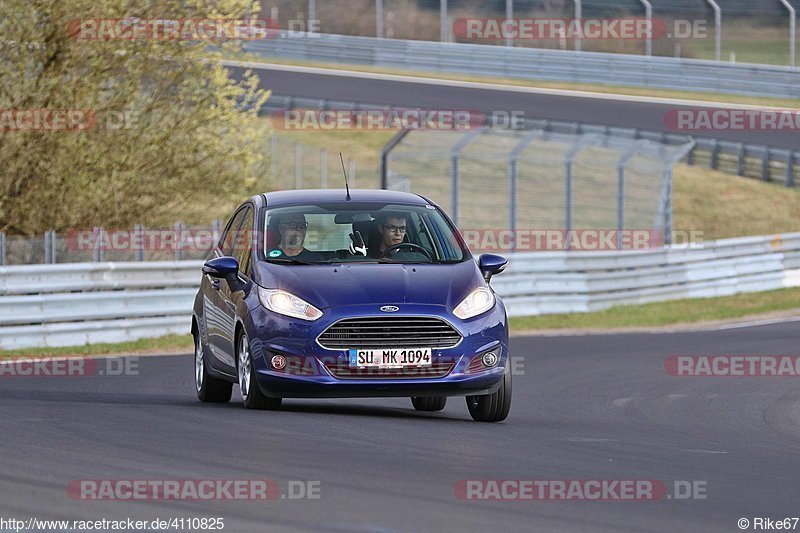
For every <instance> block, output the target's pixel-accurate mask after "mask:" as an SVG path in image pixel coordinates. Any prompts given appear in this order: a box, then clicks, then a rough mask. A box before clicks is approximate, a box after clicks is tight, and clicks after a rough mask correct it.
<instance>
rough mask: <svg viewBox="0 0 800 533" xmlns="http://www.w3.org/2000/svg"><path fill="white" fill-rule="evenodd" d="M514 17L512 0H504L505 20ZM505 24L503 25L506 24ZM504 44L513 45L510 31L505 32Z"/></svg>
mask: <svg viewBox="0 0 800 533" xmlns="http://www.w3.org/2000/svg"><path fill="white" fill-rule="evenodd" d="M513 19H514V0H506V21H510V20H513ZM507 25H508V24H505V25H504V26H507ZM506 46H514V43H513V42H512V40H511V34H510V32H507V34H506Z"/></svg>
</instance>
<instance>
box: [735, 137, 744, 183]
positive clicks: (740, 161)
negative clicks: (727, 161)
mask: <svg viewBox="0 0 800 533" xmlns="http://www.w3.org/2000/svg"><path fill="white" fill-rule="evenodd" d="M736 175H737V176H744V143H739V150H737V152H736Z"/></svg>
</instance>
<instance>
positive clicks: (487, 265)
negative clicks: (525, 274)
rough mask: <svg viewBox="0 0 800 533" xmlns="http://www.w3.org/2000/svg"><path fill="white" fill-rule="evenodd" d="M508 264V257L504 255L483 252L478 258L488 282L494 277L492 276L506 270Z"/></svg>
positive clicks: (484, 277)
mask: <svg viewBox="0 0 800 533" xmlns="http://www.w3.org/2000/svg"><path fill="white" fill-rule="evenodd" d="M507 264H508V259H506V258H505V257H503V256H502V255H494V254H483V255H481V258H480V259H479V260H478V266H479V267H480V269H481V273H482V274H483V279H485V280H486V281H487V282H488V281H489V280H490V279H492V276H494V275H495V274H499V273H500V272H502V271H503V270H505V268H506V265H507Z"/></svg>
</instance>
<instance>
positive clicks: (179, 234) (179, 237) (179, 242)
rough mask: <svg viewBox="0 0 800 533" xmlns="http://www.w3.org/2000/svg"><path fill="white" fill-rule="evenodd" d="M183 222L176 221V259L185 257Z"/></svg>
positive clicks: (179, 259)
mask: <svg viewBox="0 0 800 533" xmlns="http://www.w3.org/2000/svg"><path fill="white" fill-rule="evenodd" d="M183 227H184V226H183V222H176V223H175V261H181V260H182V259H183Z"/></svg>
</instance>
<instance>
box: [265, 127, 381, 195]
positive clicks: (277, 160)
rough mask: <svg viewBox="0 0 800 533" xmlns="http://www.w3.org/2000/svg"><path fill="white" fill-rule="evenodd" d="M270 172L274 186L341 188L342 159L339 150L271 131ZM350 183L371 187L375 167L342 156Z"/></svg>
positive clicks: (288, 187) (342, 184)
mask: <svg viewBox="0 0 800 533" xmlns="http://www.w3.org/2000/svg"><path fill="white" fill-rule="evenodd" d="M270 154H271V158H270V161H271V163H270V165H271V168H270V173H271V174H272V176H274V182H273V186H274V188H276V189H279V190H283V189H327V188H339V189H340V188H344V177H343V176H342V161H341V160H340V159H339V154H338V152H337V153H334V152H329V151H328V150H327V149H325V148H318V147H314V146H310V145H307V144H303V143H301V142H300V141H297V140H294V139H290V138H287V137H283V136H281V135H278V134H277V133H273V135H272V138H271V140H270ZM344 164H345V168H346V169H347V177H348V179H349V181H350V187H351V188H355V187H359V188H366V189H371V188H375V187H378V186H379V182H380V180H379V179H378V175H377V173H376V172H375V171H374V170H371V171H370V172H367V171H366V168H365V166H364V165H363V164H362V165H361V167H359V165H358V164H357V161H356V160H354V159H352V158H346V159H345V160H344Z"/></svg>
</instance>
